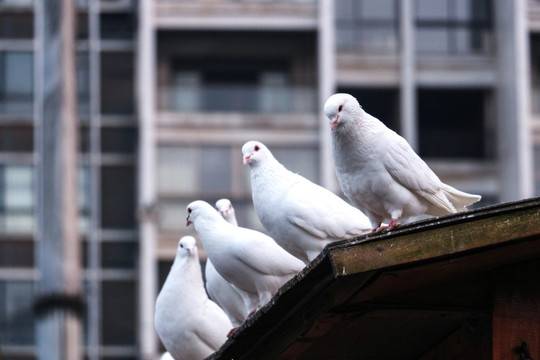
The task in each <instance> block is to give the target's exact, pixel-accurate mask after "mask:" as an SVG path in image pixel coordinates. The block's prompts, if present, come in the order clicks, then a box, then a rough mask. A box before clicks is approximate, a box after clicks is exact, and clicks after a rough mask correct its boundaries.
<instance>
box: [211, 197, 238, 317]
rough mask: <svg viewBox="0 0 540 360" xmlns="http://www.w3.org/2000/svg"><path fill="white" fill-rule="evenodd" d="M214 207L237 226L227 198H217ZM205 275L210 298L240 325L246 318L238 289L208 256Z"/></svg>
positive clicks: (232, 209)
mask: <svg viewBox="0 0 540 360" xmlns="http://www.w3.org/2000/svg"><path fill="white" fill-rule="evenodd" d="M216 209H217V210H218V212H219V213H220V214H221V216H222V217H223V218H224V219H225V220H227V221H228V222H229V223H231V224H232V225H234V226H237V222H236V217H235V215H234V208H233V207H232V204H231V202H230V201H229V200H228V199H221V200H218V202H216ZM205 275H206V291H208V294H209V295H210V298H211V299H212V300H214V301H215V302H216V303H217V304H218V305H219V306H221V308H222V309H223V311H225V313H226V314H227V316H228V317H229V319H230V320H231V323H232V324H233V326H234V327H235V328H236V327H238V326H240V325H241V324H242V323H243V322H244V320H245V319H246V315H247V310H246V308H245V306H244V301H243V300H242V295H240V292H239V291H238V289H237V288H236V287H234V286H233V285H232V284H231V283H230V282H228V281H227V280H225V279H224V278H223V276H221V275H220V274H219V273H218V272H217V270H216V268H215V267H214V264H212V261H211V260H210V258H208V259H207V260H206V268H205Z"/></svg>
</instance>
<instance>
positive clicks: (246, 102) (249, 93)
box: [159, 85, 317, 114]
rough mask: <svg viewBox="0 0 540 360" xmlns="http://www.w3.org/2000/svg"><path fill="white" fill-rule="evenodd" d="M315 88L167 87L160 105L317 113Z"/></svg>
mask: <svg viewBox="0 0 540 360" xmlns="http://www.w3.org/2000/svg"><path fill="white" fill-rule="evenodd" d="M316 99H317V97H316V89H315V88H314V87H260V86H247V85H210V86H182V87H164V88H161V90H160V97H159V107H160V109H161V110H166V111H173V112H236V113H278V114H287V113H314V112H315V111H316V109H317V104H316Z"/></svg>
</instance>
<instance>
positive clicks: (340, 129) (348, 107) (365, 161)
mask: <svg viewBox="0 0 540 360" xmlns="http://www.w3.org/2000/svg"><path fill="white" fill-rule="evenodd" d="M324 113H325V114H326V116H327V117H328V119H329V120H330V127H331V129H332V147H333V149H332V150H333V158H334V164H335V167H336V174H337V178H338V181H339V183H340V185H341V188H342V189H343V192H344V193H345V195H346V196H347V197H348V198H349V199H350V200H351V201H352V202H353V203H354V204H355V205H356V206H358V208H359V209H360V210H362V211H363V212H365V213H366V215H367V216H368V217H369V219H370V221H371V225H372V228H373V230H376V229H377V228H379V227H380V225H381V223H382V222H383V221H387V220H390V223H389V227H393V226H396V225H398V223H397V220H398V219H400V218H407V217H411V216H416V215H421V214H427V215H433V216H439V215H444V214H451V213H455V212H458V211H464V210H466V208H465V207H466V206H468V205H470V204H473V203H475V202H477V201H479V200H480V198H481V197H480V196H479V195H472V194H467V193H465V192H462V191H459V190H456V189H454V188H453V187H451V186H449V185H446V184H444V183H443V182H441V180H439V178H438V177H437V175H435V173H434V172H433V171H432V170H431V169H430V168H429V167H428V166H427V164H426V163H425V162H424V161H423V160H422V159H421V158H420V157H419V156H418V155H417V154H416V153H415V152H414V150H413V149H412V148H411V147H410V145H409V144H408V143H407V141H406V140H405V139H403V138H402V137H401V136H399V135H398V134H396V133H395V132H394V131H392V130H390V129H388V128H387V127H386V126H385V125H384V124H383V123H382V122H380V121H379V120H378V119H377V118H375V117H373V116H371V115H370V114H368V113H367V112H366V111H364V110H363V109H362V107H361V106H360V104H358V101H357V100H356V99H355V98H354V97H353V96H351V95H349V94H335V95H332V96H331V97H330V98H329V99H328V100H327V101H326V104H325V105H324Z"/></svg>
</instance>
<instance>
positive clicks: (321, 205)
mask: <svg viewBox="0 0 540 360" xmlns="http://www.w3.org/2000/svg"><path fill="white" fill-rule="evenodd" d="M242 154H243V156H244V164H248V165H249V167H250V169H251V193H252V197H253V205H254V207H255V211H256V212H257V215H258V216H259V220H260V221H261V223H262V224H263V226H264V228H265V229H266V231H267V232H268V234H269V235H270V236H271V237H272V238H273V239H274V240H275V241H276V242H277V243H278V244H279V245H281V246H282V247H283V248H284V249H285V250H287V251H288V252H289V253H291V254H293V255H294V256H296V257H297V258H299V259H300V260H302V261H303V262H304V263H305V264H309V262H310V261H312V260H313V259H314V258H315V257H317V255H319V253H320V252H321V251H322V250H323V249H324V247H325V246H326V245H327V244H328V243H331V242H333V241H337V240H345V239H350V238H353V237H356V236H359V235H361V234H364V233H366V232H370V231H371V227H370V223H369V220H368V218H367V217H366V216H365V215H364V214H362V212H361V211H359V210H358V209H356V208H355V207H353V206H351V205H349V204H348V203H347V202H345V201H344V200H343V199H341V198H340V197H339V196H337V195H335V194H334V193H332V192H331V191H329V190H327V189H325V188H323V187H322V186H319V185H317V184H314V183H312V182H311V181H309V180H307V179H306V178H304V177H302V176H300V175H298V174H295V173H292V172H291V171H289V170H287V169H286V168H285V167H284V166H283V165H282V164H280V163H279V162H278V161H277V160H276V159H275V158H274V156H273V155H272V153H271V152H270V150H269V149H268V148H267V147H266V146H265V145H264V144H262V143H260V142H258V141H249V142H247V143H245V144H244V146H243V147H242Z"/></svg>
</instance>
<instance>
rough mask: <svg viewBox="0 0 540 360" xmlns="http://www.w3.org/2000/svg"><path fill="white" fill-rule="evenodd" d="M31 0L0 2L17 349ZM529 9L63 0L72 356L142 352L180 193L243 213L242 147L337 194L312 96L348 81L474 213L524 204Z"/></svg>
mask: <svg viewBox="0 0 540 360" xmlns="http://www.w3.org/2000/svg"><path fill="white" fill-rule="evenodd" d="M39 15H40V14H39V7H37V6H36V5H35V4H34V2H33V1H32V0H0V343H1V346H2V348H1V350H2V358H3V359H4V358H5V359H32V358H34V356H35V351H36V348H35V343H36V339H35V331H34V322H33V320H34V319H33V316H32V311H31V308H32V294H33V291H34V283H35V281H36V279H37V278H38V276H39V271H38V269H36V267H35V261H34V260H33V259H34V248H35V242H36V241H37V236H36V234H35V231H36V227H35V224H36V218H37V214H36V213H35V204H36V201H37V200H36V198H37V194H36V191H37V190H36V175H37V174H36V172H35V170H34V168H35V166H36V162H37V161H39V154H37V152H36V149H35V147H34V128H35V125H36V124H38V123H39V121H40V116H41V115H40V114H39V111H37V110H36V108H37V107H36V106H35V91H36V90H35V89H36V83H38V82H39V81H40V79H37V78H36V76H34V74H35V71H34V69H35V66H36V61H37V59H38V58H39V56H40V52H41V51H42V49H43V47H44V46H47V45H48V44H41V43H39V41H37V40H36V39H35V38H36V36H35V34H34V22H35V21H36V20H37V19H38V18H39ZM539 34H540V2H539V1H533V0H530V1H525V0H516V1H507V0H441V1H437V2H433V1H429V0H402V1H399V0H378V1H369V0H337V1H331V0H319V1H317V0H275V1H270V0H259V1H256V0H200V1H195V0H192V1H188V0H183V1H179V0H139V1H135V0H79V10H78V29H77V59H78V67H77V69H78V74H77V76H78V90H79V93H78V96H79V121H80V139H81V141H80V156H79V158H80V164H79V175H80V177H79V183H80V196H79V198H80V212H81V220H80V230H81V237H82V245H83V254H82V256H83V258H82V262H83V266H84V269H83V279H84V298H85V301H86V303H87V311H86V317H85V319H84V329H85V332H84V351H85V358H87V359H91V360H97V359H138V358H141V359H150V358H153V357H156V356H157V354H158V352H159V351H160V350H159V344H158V341H157V338H156V336H155V333H154V330H153V301H154V299H155V297H156V295H157V289H158V288H159V286H160V283H161V282H162V281H163V280H164V277H165V276H166V274H167V272H168V269H169V267H170V263H171V261H172V259H173V257H174V254H175V249H176V243H177V241H178V239H179V237H180V236H182V235H186V234H192V230H191V229H189V228H186V227H185V221H184V219H185V217H186V213H185V207H186V205H187V204H188V203H189V202H191V201H192V200H195V199H204V200H207V201H209V202H211V203H213V202H215V201H216V200H217V199H219V198H222V197H228V198H230V199H231V200H232V201H233V204H234V205H235V208H236V210H237V215H238V218H239V223H240V225H243V226H247V227H254V228H260V224H259V223H258V221H257V219H256V215H255V214H254V212H253V210H252V207H251V192H250V186H249V172H248V170H247V169H245V168H244V167H243V166H242V163H241V152H240V148H241V146H242V144H243V143H244V142H245V141H248V140H254V139H257V140H260V141H262V142H264V143H266V144H267V145H268V146H269V147H270V148H271V150H272V151H273V152H274V154H275V155H276V157H277V158H278V159H279V160H280V161H281V162H282V163H284V164H285V165H286V166H287V167H288V168H290V169H291V170H293V171H296V172H299V173H300V174H302V175H304V176H306V177H308V178H309V179H311V180H313V181H315V182H317V183H320V184H322V185H324V186H326V187H328V188H330V189H332V190H334V191H336V192H339V187H338V185H337V184H336V181H335V178H334V175H333V168H332V162H331V156H330V148H329V141H330V130H329V126H328V123H327V120H326V119H325V118H324V116H322V112H321V105H322V104H323V103H324V101H325V100H326V98H327V97H328V96H329V95H330V94H332V93H333V92H336V91H343V92H349V93H351V94H353V95H355V96H356V97H357V99H358V100H359V102H360V104H361V105H362V106H363V107H364V108H365V109H366V110H367V111H368V112H370V113H371V114H373V115H375V116H377V117H378V118H379V119H380V120H382V121H383V122H385V123H386V124H387V125H388V126H389V127H391V128H392V129H394V130H396V131H398V132H399V133H401V134H402V135H403V136H405V137H406V138H407V139H408V140H409V142H410V143H411V144H412V145H413V146H414V147H415V149H416V150H417V151H418V152H419V154H420V155H421V156H422V157H423V158H424V159H426V160H427V162H428V163H429V165H430V166H431V167H432V168H433V169H434V170H435V172H436V173H437V174H438V175H439V176H440V177H441V178H442V179H443V180H444V181H445V182H448V183H450V184H452V185H454V186H456V187H458V188H459V189H461V190H464V191H468V192H473V193H478V194H481V195H482V196H483V197H484V199H483V201H482V203H481V204H480V205H488V204H492V203H496V202H500V201H507V200H512V199H519V198H523V197H529V196H533V195H540V115H539V114H540V95H539V94H540V80H539V79H540V35H539Z"/></svg>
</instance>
